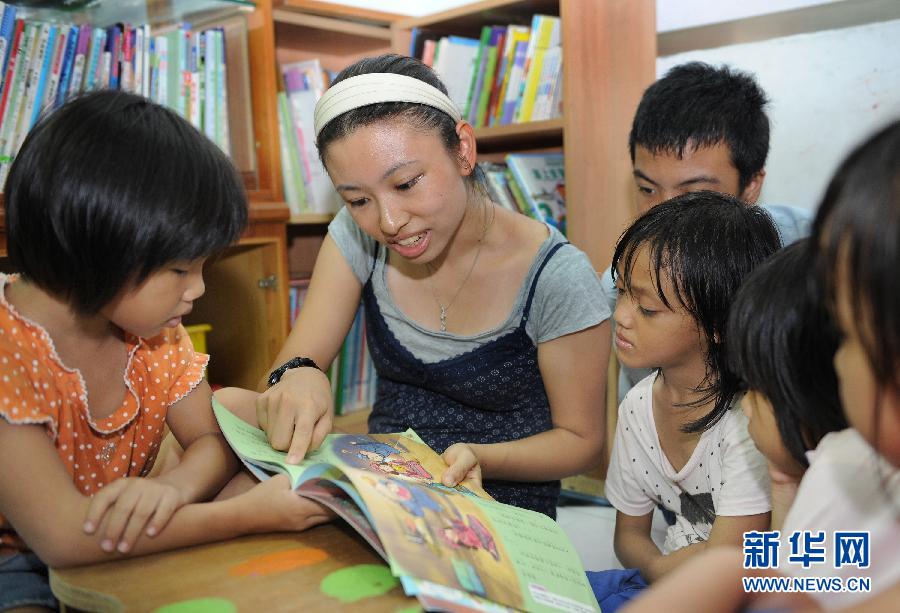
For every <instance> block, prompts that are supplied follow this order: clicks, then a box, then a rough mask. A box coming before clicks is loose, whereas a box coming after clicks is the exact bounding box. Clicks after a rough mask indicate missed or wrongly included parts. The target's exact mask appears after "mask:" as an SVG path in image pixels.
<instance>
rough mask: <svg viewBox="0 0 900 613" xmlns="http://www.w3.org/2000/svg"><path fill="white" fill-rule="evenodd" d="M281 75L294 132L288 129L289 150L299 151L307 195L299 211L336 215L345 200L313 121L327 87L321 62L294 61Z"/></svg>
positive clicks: (283, 67) (282, 68)
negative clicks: (318, 145) (334, 182)
mask: <svg viewBox="0 0 900 613" xmlns="http://www.w3.org/2000/svg"><path fill="white" fill-rule="evenodd" d="M281 74H282V78H283V80H284V91H285V93H286V94H287V100H288V109H287V110H288V111H289V112H290V119H291V120H292V122H293V131H292V132H291V130H290V129H289V128H290V127H289V126H288V127H287V129H286V130H285V132H290V134H288V139H289V141H290V142H288V147H293V148H295V150H296V154H295V155H296V157H297V159H298V161H299V163H300V168H301V175H302V177H303V189H304V192H305V196H306V197H305V202H301V203H300V204H299V209H300V212H312V213H336V212H337V211H338V210H339V209H340V207H341V206H342V205H343V201H342V200H341V198H340V196H339V195H338V193H337V191H335V189H334V185H332V183H331V179H330V178H329V177H328V173H327V172H326V171H325V166H323V165H322V162H321V160H320V159H319V153H318V150H317V149H316V133H315V126H314V121H313V119H314V114H315V108H316V102H317V101H318V100H319V98H321V97H322V94H323V93H324V92H325V87H326V85H327V82H326V76H325V73H324V71H323V70H322V65H321V63H320V62H319V60H318V59H312V60H303V61H299V62H291V63H288V64H283V65H282V66H281ZM291 134H292V135H293V138H291ZM282 168H284V162H282ZM295 176H296V172H295ZM294 180H296V178H295V179H294Z"/></svg>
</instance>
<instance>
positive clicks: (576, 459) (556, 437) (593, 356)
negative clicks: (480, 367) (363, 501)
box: [442, 320, 611, 483]
mask: <svg viewBox="0 0 900 613" xmlns="http://www.w3.org/2000/svg"><path fill="white" fill-rule="evenodd" d="M609 334H610V333H609V320H606V321H603V322H602V323H600V324H598V325H596V326H593V327H591V328H587V329H585V330H581V331H579V332H575V333H573V334H567V335H565V336H561V337H559V338H556V339H554V340H551V341H547V342H544V343H540V344H539V345H538V364H539V366H540V371H541V376H542V377H543V380H544V388H545V389H546V391H547V397H548V399H549V401H550V413H551V417H552V419H553V428H552V429H550V430H548V431H546V432H542V433H540V434H536V435H534V436H530V437H528V438H523V439H520V440H516V441H508V442H505V443H494V444H485V445H479V444H474V443H467V444H466V446H467V447H468V448H469V449H470V450H471V451H472V454H473V455H472V456H468V455H467V454H459V456H460V458H461V459H462V458H467V461H459V462H456V463H455V464H454V465H451V466H450V468H448V469H447V471H446V472H445V474H444V476H443V477H442V479H443V480H444V482H445V483H447V482H451V481H452V482H454V483H458V482H459V481H460V480H461V479H462V478H463V477H464V476H465V475H466V473H467V472H468V471H469V470H470V469H471V468H472V467H473V465H474V463H477V464H479V465H480V466H481V473H482V475H483V476H484V477H485V478H489V479H511V480H515V481H547V480H553V479H560V478H562V477H567V476H569V475H574V474H577V473H580V472H584V471H585V470H589V469H591V468H593V467H594V466H596V465H597V464H598V463H599V462H600V457H601V453H602V450H603V441H604V434H605V431H606V410H605V401H606V397H605V377H601V376H600V375H599V374H598V373H605V372H606V369H607V361H608V359H609V352H608V351H607V352H604V351H603V348H604V347H606V346H607V345H609V343H610V342H611V341H610V336H609ZM454 447H455V446H451V447H450V448H448V449H447V453H451V450H452V453H453V454H454V457H455V456H456V454H457V453H458V452H457V451H456V450H454ZM447 457H448V456H446V455H445V458H447Z"/></svg>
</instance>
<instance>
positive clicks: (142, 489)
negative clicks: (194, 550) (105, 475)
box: [84, 477, 187, 553]
mask: <svg viewBox="0 0 900 613" xmlns="http://www.w3.org/2000/svg"><path fill="white" fill-rule="evenodd" d="M186 502H187V500H186V498H185V496H184V495H183V494H182V492H181V491H180V490H179V489H178V488H177V487H175V486H174V485H171V484H169V483H166V482H165V481H162V480H159V479H151V478H145V477H128V478H125V479H118V480H116V481H113V482H112V483H110V484H108V485H107V486H106V487H104V488H103V489H102V490H100V491H99V492H97V493H96V494H95V495H94V496H93V498H91V503H90V505H89V506H88V511H87V516H86V517H85V522H84V531H85V532H86V533H87V534H93V533H94V532H95V531H96V530H97V528H98V526H100V525H101V523H103V522H104V521H105V527H104V530H103V540H102V541H101V542H100V547H101V548H102V549H103V550H104V551H108V552H112V551H114V550H118V551H120V552H121V553H125V552H127V551H130V550H131V548H132V546H133V545H134V543H135V541H136V540H137V539H138V536H139V535H140V533H141V531H144V532H145V533H146V534H147V536H151V537H152V536H156V535H157V534H159V533H160V532H161V531H162V529H163V528H165V526H166V524H167V523H168V522H169V519H170V518H171V517H172V515H173V514H174V513H175V511H176V510H178V508H179V507H182V506H184V504H186Z"/></svg>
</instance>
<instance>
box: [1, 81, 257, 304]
mask: <svg viewBox="0 0 900 613" xmlns="http://www.w3.org/2000/svg"><path fill="white" fill-rule="evenodd" d="M4 192H5V196H6V201H5V206H6V227H7V231H8V233H9V236H8V251H9V259H10V263H11V264H12V266H13V267H14V268H15V269H17V270H19V271H20V272H21V273H22V274H23V275H24V276H25V277H26V278H27V279H28V280H30V281H31V282H33V283H35V284H36V285H37V286H39V287H41V288H42V289H44V290H45V291H47V292H49V293H51V294H54V295H57V296H60V297H61V298H63V299H65V300H67V301H68V302H69V304H70V305H71V306H72V308H73V309H74V310H76V311H77V312H78V313H80V314H83V315H91V314H94V313H97V312H98V311H99V310H100V309H101V308H102V307H103V306H104V305H106V304H107V303H109V301H110V300H112V299H113V298H114V297H115V296H116V295H118V294H119V293H120V291H122V290H123V289H124V288H125V287H126V286H127V285H128V284H130V283H140V282H141V281H143V280H144V279H146V278H147V276H149V275H150V274H151V273H152V272H154V271H156V270H159V269H160V268H163V267H164V266H166V265H167V264H169V263H171V262H174V261H181V260H194V259H197V258H200V257H204V256H209V255H211V254H213V253H215V252H217V251H219V250H221V249H223V248H225V247H226V246H228V245H229V244H231V243H233V242H234V241H235V240H237V238H238V236H239V235H240V233H241V231H242V230H243V228H244V226H245V225H246V222H247V201H246V197H245V194H244V189H243V185H242V183H241V180H240V178H239V177H238V175H237V172H236V171H235V169H234V166H233V165H232V164H231V162H230V161H229V159H228V157H227V156H226V155H225V154H224V153H223V152H222V151H221V150H220V149H219V148H218V147H217V146H216V145H215V144H213V143H212V142H211V141H210V140H208V139H207V138H206V137H205V136H203V135H202V134H200V133H199V132H198V131H197V130H196V129H194V127H193V126H191V125H190V124H189V123H188V122H187V121H185V120H184V119H182V118H181V117H179V116H178V115H176V114H175V113H174V112H172V111H170V110H168V109H166V108H164V107H162V106H160V105H158V104H155V103H153V102H150V101H149V100H147V99H145V98H142V97H140V96H137V95H134V94H129V93H125V92H122V91H115V90H104V91H98V92H94V93H89V94H86V95H83V96H80V97H78V98H74V99H72V100H71V101H69V102H67V103H66V104H65V105H63V106H62V107H61V108H60V109H58V110H57V111H55V112H53V113H51V114H49V115H47V116H46V117H43V118H42V119H41V120H40V121H39V122H38V124H37V125H36V126H35V127H34V128H33V129H32V130H31V132H30V133H29V134H28V136H27V137H26V138H25V142H24V143H23V144H22V147H21V149H20V150H19V153H18V154H17V155H16V158H15V161H14V162H13V164H12V167H11V168H10V172H9V177H8V178H7V180H6V186H5V188H4Z"/></svg>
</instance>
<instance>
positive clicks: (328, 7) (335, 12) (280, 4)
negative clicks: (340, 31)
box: [275, 0, 404, 25]
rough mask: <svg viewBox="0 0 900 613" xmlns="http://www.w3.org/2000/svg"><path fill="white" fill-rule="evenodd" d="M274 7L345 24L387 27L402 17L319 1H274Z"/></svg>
mask: <svg viewBox="0 0 900 613" xmlns="http://www.w3.org/2000/svg"><path fill="white" fill-rule="evenodd" d="M275 5H276V7H277V8H276V11H277V10H280V9H287V10H289V11H296V12H303V13H308V14H313V15H324V16H325V17H334V18H335V19H340V20H342V21H345V22H349V21H352V22H357V23H372V24H381V25H389V24H391V23H392V22H394V21H397V20H398V19H402V18H403V17H404V15H398V14H397V13H387V12H385V11H376V10H371V9H364V8H358V7H354V6H348V5H346V4H335V3H333V2H322V1H321V0H280V1H278V0H276V3H275Z"/></svg>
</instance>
